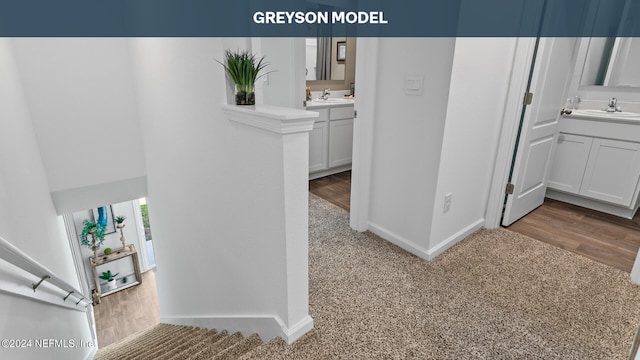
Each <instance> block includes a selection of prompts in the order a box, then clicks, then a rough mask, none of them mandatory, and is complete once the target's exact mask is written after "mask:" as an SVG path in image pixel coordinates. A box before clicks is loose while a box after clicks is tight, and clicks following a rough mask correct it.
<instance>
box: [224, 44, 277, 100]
mask: <svg viewBox="0 0 640 360" xmlns="http://www.w3.org/2000/svg"><path fill="white" fill-rule="evenodd" d="M224 59H225V61H224V63H222V62H220V61H218V62H219V63H220V64H221V65H222V66H223V67H224V68H225V70H226V71H227V74H229V77H230V78H231V80H233V82H234V83H235V84H236V87H237V90H238V91H246V92H252V91H253V87H254V84H255V83H256V80H257V79H259V78H260V77H262V76H264V75H266V74H269V73H271V72H272V71H269V72H267V73H264V74H262V75H258V74H259V73H260V71H262V70H264V68H265V67H267V66H268V65H269V64H268V63H267V62H266V61H265V60H264V56H263V57H261V58H260V59H258V58H257V57H256V56H255V55H254V54H252V53H250V52H249V51H248V50H236V51H232V50H230V49H227V50H226V51H225V53H224Z"/></svg>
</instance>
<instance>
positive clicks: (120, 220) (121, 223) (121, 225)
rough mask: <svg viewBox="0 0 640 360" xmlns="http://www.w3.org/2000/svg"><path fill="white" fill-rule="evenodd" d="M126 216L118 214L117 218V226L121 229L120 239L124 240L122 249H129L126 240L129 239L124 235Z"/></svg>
mask: <svg viewBox="0 0 640 360" xmlns="http://www.w3.org/2000/svg"><path fill="white" fill-rule="evenodd" d="M126 218H127V217H126V216H117V217H116V218H115V220H116V224H117V225H116V227H117V228H118V229H120V241H122V250H127V248H126V245H125V241H126V240H127V238H126V237H124V230H123V228H124V225H125V224H124V220H125V219H126Z"/></svg>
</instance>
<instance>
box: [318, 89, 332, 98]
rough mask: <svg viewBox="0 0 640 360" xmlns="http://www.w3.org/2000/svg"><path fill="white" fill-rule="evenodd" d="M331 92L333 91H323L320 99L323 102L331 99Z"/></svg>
mask: <svg viewBox="0 0 640 360" xmlns="http://www.w3.org/2000/svg"><path fill="white" fill-rule="evenodd" d="M329 90H331V89H324V90H322V96H321V97H320V98H321V99H322V100H327V99H328V98H329V95H331V93H330V92H329Z"/></svg>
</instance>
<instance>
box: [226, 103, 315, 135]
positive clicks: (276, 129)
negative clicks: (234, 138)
mask: <svg viewBox="0 0 640 360" xmlns="http://www.w3.org/2000/svg"><path fill="white" fill-rule="evenodd" d="M222 111H223V112H224V113H225V114H226V115H227V117H228V118H229V120H231V121H235V122H238V123H241V124H245V125H249V126H253V127H256V128H259V129H263V130H267V131H270V132H273V133H276V134H281V135H285V134H295V133H300V132H309V131H311V130H312V129H313V123H314V122H315V119H316V118H317V117H318V115H319V114H318V113H317V112H315V111H306V110H299V109H292V108H285V107H280V106H273V105H251V106H246V105H245V106H243V105H223V106H222Z"/></svg>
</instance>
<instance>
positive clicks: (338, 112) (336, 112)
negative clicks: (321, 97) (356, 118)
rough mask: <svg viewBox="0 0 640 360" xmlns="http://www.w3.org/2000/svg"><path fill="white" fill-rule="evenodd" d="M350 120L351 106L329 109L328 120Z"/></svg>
mask: <svg viewBox="0 0 640 360" xmlns="http://www.w3.org/2000/svg"><path fill="white" fill-rule="evenodd" d="M352 118H353V106H343V107H334V108H331V113H330V116H329V119H330V120H338V119H352Z"/></svg>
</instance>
